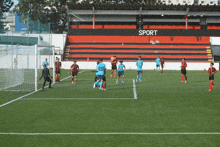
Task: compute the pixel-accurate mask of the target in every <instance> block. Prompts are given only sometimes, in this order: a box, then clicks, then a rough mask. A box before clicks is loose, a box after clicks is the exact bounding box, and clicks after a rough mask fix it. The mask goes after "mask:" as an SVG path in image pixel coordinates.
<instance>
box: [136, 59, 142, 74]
mask: <svg viewBox="0 0 220 147" xmlns="http://www.w3.org/2000/svg"><path fill="white" fill-rule="evenodd" d="M136 65H139V66H137V71H142V65H143V60H137V63H136Z"/></svg>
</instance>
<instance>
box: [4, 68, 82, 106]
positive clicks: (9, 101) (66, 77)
mask: <svg viewBox="0 0 220 147" xmlns="http://www.w3.org/2000/svg"><path fill="white" fill-rule="evenodd" d="M84 71H86V70H83V71H81V72H79V74H80V73H82V72H84ZM70 77H71V76H68V77H66V78H64V79H62V80H60V81H63V80H66V79H68V78H70ZM54 84H56V83H53V84H51V85H54ZM48 87H49V86H46V87H44V88H48ZM40 90H42V88H40V89H38V90H37V91H33V92H31V93H28V94H26V95H23V96H21V97H19V98H16V99H14V100H11V101H9V102H7V103H4V104H2V105H0V108H1V107H3V106H6V105H8V104H10V103H13V102H15V101H17V100H20V99H22V98H24V97H26V96H29V95H31V94H34V93H36V92H38V91H40Z"/></svg>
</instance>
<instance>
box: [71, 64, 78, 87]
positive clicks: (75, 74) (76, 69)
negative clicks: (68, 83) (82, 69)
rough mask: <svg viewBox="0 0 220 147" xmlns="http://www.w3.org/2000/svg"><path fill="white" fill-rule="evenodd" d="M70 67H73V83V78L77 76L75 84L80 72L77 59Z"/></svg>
mask: <svg viewBox="0 0 220 147" xmlns="http://www.w3.org/2000/svg"><path fill="white" fill-rule="evenodd" d="M70 68H71V69H72V84H73V78H75V84H76V81H77V80H76V76H77V74H78V72H79V66H78V65H77V64H76V61H74V64H73V65H72V66H71V67H70ZM70 73H71V72H70Z"/></svg>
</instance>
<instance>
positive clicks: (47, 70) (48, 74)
mask: <svg viewBox="0 0 220 147" xmlns="http://www.w3.org/2000/svg"><path fill="white" fill-rule="evenodd" d="M49 76H50V72H49V69H48V68H46V69H43V70H42V76H41V78H42V77H44V78H47V77H49Z"/></svg>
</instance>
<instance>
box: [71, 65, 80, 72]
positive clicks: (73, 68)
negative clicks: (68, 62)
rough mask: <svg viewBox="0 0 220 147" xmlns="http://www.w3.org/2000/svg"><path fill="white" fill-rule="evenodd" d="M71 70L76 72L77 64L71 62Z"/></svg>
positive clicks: (77, 69)
mask: <svg viewBox="0 0 220 147" xmlns="http://www.w3.org/2000/svg"><path fill="white" fill-rule="evenodd" d="M70 68H71V69H72V72H78V71H79V66H78V65H77V64H73V65H72V66H71V67H70Z"/></svg>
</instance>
